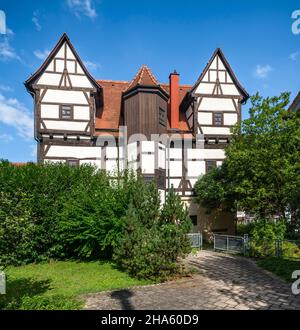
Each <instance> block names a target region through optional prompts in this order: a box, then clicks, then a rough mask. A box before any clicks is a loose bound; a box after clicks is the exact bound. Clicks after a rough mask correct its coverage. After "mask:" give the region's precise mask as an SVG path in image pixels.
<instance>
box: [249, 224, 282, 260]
mask: <svg viewBox="0 0 300 330" xmlns="http://www.w3.org/2000/svg"><path fill="white" fill-rule="evenodd" d="M285 230H286V226H285V224H284V222H283V221H276V222H274V221H270V220H268V219H259V220H257V221H255V222H254V224H253V229H252V230H251V232H250V236H251V238H250V254H251V255H252V256H254V257H266V256H274V255H275V249H276V245H275V244H276V239H281V240H283V238H284V235H285Z"/></svg>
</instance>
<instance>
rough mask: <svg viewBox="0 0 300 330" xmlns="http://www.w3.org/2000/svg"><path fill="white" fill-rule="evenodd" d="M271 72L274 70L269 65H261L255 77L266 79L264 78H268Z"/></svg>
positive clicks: (257, 68)
mask: <svg viewBox="0 0 300 330" xmlns="http://www.w3.org/2000/svg"><path fill="white" fill-rule="evenodd" d="M271 71H273V68H272V67H271V66H270V65H269V64H267V65H260V64H258V65H257V66H256V69H255V72H254V75H255V76H256V77H257V78H260V79H264V78H267V76H268V75H269V73H270V72H271Z"/></svg>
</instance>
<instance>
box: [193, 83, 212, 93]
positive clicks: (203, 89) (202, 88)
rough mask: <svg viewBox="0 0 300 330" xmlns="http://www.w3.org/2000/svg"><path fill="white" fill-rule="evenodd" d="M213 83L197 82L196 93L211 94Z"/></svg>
mask: <svg viewBox="0 0 300 330" xmlns="http://www.w3.org/2000/svg"><path fill="white" fill-rule="evenodd" d="M214 87H215V84H207V83H206V84H201V83H200V84H199V86H198V87H197V89H196V93H199V94H212V93H213V90H214Z"/></svg>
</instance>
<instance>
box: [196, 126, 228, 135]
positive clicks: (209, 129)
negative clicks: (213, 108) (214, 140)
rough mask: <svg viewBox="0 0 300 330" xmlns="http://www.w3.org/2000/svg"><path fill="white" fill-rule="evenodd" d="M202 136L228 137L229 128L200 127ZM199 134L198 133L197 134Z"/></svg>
mask: <svg viewBox="0 0 300 330" xmlns="http://www.w3.org/2000/svg"><path fill="white" fill-rule="evenodd" d="M201 128H202V131H203V134H216V135H230V134H231V133H230V128H229V127H204V126H202V127H201ZM199 133H200V132H199Z"/></svg>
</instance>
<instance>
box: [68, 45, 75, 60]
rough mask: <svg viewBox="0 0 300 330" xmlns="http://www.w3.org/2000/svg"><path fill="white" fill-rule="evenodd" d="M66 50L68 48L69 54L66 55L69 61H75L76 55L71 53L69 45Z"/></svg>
mask: <svg viewBox="0 0 300 330" xmlns="http://www.w3.org/2000/svg"><path fill="white" fill-rule="evenodd" d="M66 48H67V54H66V56H67V58H68V59H71V60H75V55H74V54H73V52H72V51H71V49H70V47H69V45H67V47H66Z"/></svg>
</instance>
